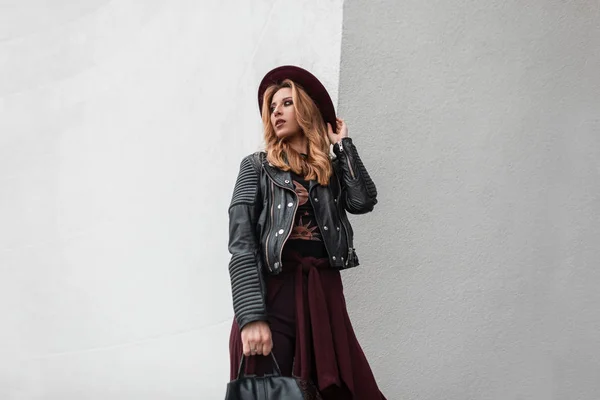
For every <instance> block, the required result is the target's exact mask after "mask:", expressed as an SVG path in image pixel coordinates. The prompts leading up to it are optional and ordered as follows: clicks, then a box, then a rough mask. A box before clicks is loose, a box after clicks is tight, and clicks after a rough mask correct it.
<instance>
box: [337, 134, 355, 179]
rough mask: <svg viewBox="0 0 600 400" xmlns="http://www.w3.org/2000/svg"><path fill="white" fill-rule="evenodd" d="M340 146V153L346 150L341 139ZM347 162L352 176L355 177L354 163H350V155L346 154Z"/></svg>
mask: <svg viewBox="0 0 600 400" xmlns="http://www.w3.org/2000/svg"><path fill="white" fill-rule="evenodd" d="M338 145H339V148H340V153H343V152H344V146H343V145H342V141H341V140H340V141H339V143H338ZM346 164H348V169H349V170H350V176H351V177H352V179H355V178H354V171H353V170H352V165H350V159H349V158H348V155H346Z"/></svg>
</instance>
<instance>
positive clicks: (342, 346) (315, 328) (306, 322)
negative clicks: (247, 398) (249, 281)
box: [229, 249, 385, 400]
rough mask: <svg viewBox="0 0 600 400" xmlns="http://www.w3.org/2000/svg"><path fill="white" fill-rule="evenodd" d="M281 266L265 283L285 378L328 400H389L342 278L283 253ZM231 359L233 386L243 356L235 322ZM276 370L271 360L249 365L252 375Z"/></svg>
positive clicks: (324, 265) (315, 261) (318, 263)
mask: <svg viewBox="0 0 600 400" xmlns="http://www.w3.org/2000/svg"><path fill="white" fill-rule="evenodd" d="M283 265H284V270H283V271H282V272H281V273H280V274H278V275H269V276H267V278H266V280H267V281H266V284H267V311H268V314H269V324H270V326H271V332H272V336H273V354H274V355H275V358H276V359H277V362H278V364H279V366H280V369H281V372H282V374H283V375H287V376H294V377H296V378H299V379H301V380H302V381H305V382H312V383H314V385H316V387H317V388H318V390H319V391H320V392H321V394H322V396H323V398H324V399H340V400H342V399H349V400H350V399H355V400H356V399H359V400H364V399H369V400H378V399H382V400H385V397H384V396H383V394H382V393H381V392H380V390H379V388H378V387H377V383H376V382H375V378H374V376H373V372H372V371H371V368H370V366H369V363H368V361H367V359H366V357H365V354H364V353H363V351H362V349H361V347H360V344H359V343H358V340H357V339H356V336H355V334H354V329H353V328H352V324H351V322H350V318H349V317H348V311H347V309H346V300H345V298H344V291H343V286H342V279H341V276H340V272H339V271H338V270H334V269H332V268H330V266H329V260H328V259H326V258H314V257H301V256H300V255H299V254H298V253H295V252H292V251H289V250H285V249H284V253H283ZM229 353H230V378H231V379H232V380H233V379H235V378H236V377H237V373H238V370H239V365H240V359H241V355H242V353H243V350H242V341H241V336H240V330H239V327H238V325H237V323H236V322H235V319H234V321H233V325H232V328H231V335H230V338H229ZM272 370H273V368H272V360H271V357H270V356H269V357H266V356H253V357H249V358H248V360H247V362H246V372H247V373H248V374H256V375H263V374H265V373H270V372H271V371H272Z"/></svg>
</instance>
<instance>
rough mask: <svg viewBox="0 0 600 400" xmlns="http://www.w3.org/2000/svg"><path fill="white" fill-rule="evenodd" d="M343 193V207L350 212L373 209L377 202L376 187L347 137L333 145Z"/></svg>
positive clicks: (361, 212)
mask: <svg viewBox="0 0 600 400" xmlns="http://www.w3.org/2000/svg"><path fill="white" fill-rule="evenodd" d="M333 152H334V153H335V155H336V157H337V160H336V161H337V164H338V170H339V171H340V175H341V181H342V182H341V183H342V189H343V191H342V192H343V193H345V194H344V207H345V208H346V210H347V211H348V212H349V213H351V214H365V213H368V212H370V211H373V208H374V207H375V204H377V188H376V187H375V183H374V182H373V180H372V179H371V177H370V176H369V173H368V172H367V169H366V168H365V166H364V165H363V162H362V160H361V159H360V157H359V156H358V151H357V150H356V146H354V144H353V143H352V139H351V138H349V137H346V138H343V139H342V140H341V141H340V142H338V143H336V144H335V145H334V146H333Z"/></svg>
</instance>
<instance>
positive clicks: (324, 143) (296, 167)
mask: <svg viewBox="0 0 600 400" xmlns="http://www.w3.org/2000/svg"><path fill="white" fill-rule="evenodd" d="M284 87H288V88H290V89H292V100H293V103H294V104H293V105H294V110H295V111H296V120H297V121H298V125H300V128H301V129H302V133H303V134H304V136H306V138H307V139H308V154H307V157H306V159H305V158H304V157H302V156H301V155H300V153H298V152H297V151H296V150H294V149H293V148H291V147H290V146H289V144H288V143H287V142H286V141H285V140H280V139H279V138H278V137H277V135H276V134H275V129H274V128H273V125H272V124H271V110H270V106H269V105H270V104H271V101H272V99H273V95H275V93H276V92H277V91H278V90H279V89H281V88H284ZM262 120H263V127H264V139H265V150H266V152H267V160H268V161H269V162H270V163H271V164H273V165H274V166H276V167H278V168H280V169H282V170H283V171H290V170H291V171H293V172H295V173H296V174H298V175H301V176H304V177H305V179H307V180H316V181H317V182H319V184H321V185H324V186H326V185H328V184H329V178H330V177H331V174H332V166H331V158H330V156H329V138H328V137H327V128H326V126H325V122H324V121H323V117H322V116H321V112H320V111H319V108H318V107H317V105H316V104H315V102H314V101H313V100H312V99H311V98H310V96H309V95H308V94H307V93H306V91H305V90H304V89H303V88H302V87H301V86H300V85H298V84H297V83H295V82H293V81H291V80H290V79H286V80H284V81H283V82H281V83H280V84H277V85H271V86H269V87H268V88H267V90H265V93H264V97H263V104H262Z"/></svg>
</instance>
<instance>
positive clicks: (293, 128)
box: [270, 87, 302, 139]
mask: <svg viewBox="0 0 600 400" xmlns="http://www.w3.org/2000/svg"><path fill="white" fill-rule="evenodd" d="M270 110H271V125H273V129H274V130H275V134H276V135H277V137H278V138H279V139H283V138H291V137H292V136H295V135H299V134H302V129H301V128H300V125H298V121H297V120H296V110H295V109H294V101H293V100H292V89H291V88H288V87H284V88H281V89H279V90H278V91H277V92H275V94H274V95H273V100H271V108H270Z"/></svg>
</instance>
